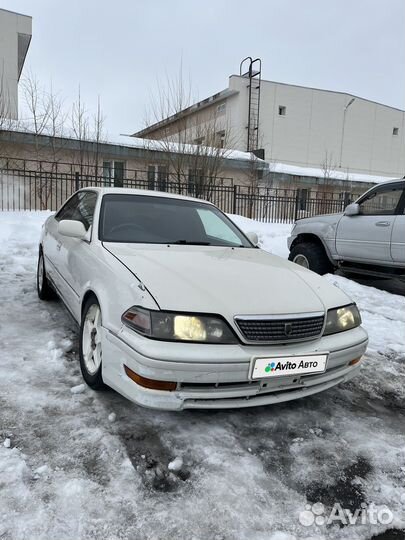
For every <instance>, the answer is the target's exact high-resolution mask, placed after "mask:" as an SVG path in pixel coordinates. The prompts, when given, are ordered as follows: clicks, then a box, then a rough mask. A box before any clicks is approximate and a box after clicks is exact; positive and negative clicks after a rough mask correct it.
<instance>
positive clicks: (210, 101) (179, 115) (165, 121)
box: [132, 75, 405, 137]
mask: <svg viewBox="0 0 405 540" xmlns="http://www.w3.org/2000/svg"><path fill="white" fill-rule="evenodd" d="M231 77H238V78H244V77H243V75H231V76H230V78H231ZM261 82H262V83H270V84H277V85H283V86H292V87H295V88H303V89H307V90H316V91H319V92H328V93H333V94H341V95H344V96H348V97H354V98H356V99H361V100H363V101H368V102H370V103H375V104H376V105H380V106H382V107H387V108H389V109H393V110H396V111H400V112H405V111H404V110H403V109H399V108H398V107H392V106H391V105H386V104H385V103H380V102H378V101H374V100H372V99H368V98H364V97H361V96H357V95H356V94H351V93H349V92H341V91H338V90H326V89H324V88H315V87H312V86H303V85H299V84H290V83H284V82H277V81H271V80H268V79H261ZM238 93H239V91H238V90H231V89H229V88H226V89H225V90H222V91H221V92H217V93H216V94H213V95H212V96H209V97H207V98H205V99H203V100H201V101H198V102H197V103H194V104H193V105H191V106H190V107H187V108H185V109H183V110H182V111H179V112H178V113H177V114H174V115H172V116H169V117H168V118H164V119H163V120H161V121H160V122H156V123H154V124H151V125H150V126H148V127H146V128H144V129H141V130H140V131H137V132H136V133H134V134H133V135H132V137H145V136H147V135H150V134H151V133H153V132H154V131H156V130H157V129H160V128H162V127H164V126H168V125H170V124H172V123H174V122H176V121H177V120H180V119H181V118H184V117H186V116H189V115H190V114H193V113H195V112H197V111H200V110H202V109H203V108H205V107H208V106H209V105H212V104H213V103H215V102H218V101H220V100H222V99H226V98H228V97H231V96H234V95H236V94H238Z"/></svg>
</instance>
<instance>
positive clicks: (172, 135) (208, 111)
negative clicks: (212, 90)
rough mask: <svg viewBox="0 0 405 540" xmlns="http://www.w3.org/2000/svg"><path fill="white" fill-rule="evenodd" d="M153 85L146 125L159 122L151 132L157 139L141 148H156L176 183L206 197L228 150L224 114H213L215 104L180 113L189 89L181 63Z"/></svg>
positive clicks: (188, 101)
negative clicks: (169, 74)
mask: <svg viewBox="0 0 405 540" xmlns="http://www.w3.org/2000/svg"><path fill="white" fill-rule="evenodd" d="M157 88H158V90H157V96H152V99H151V104H150V110H149V114H148V115H147V116H146V125H147V126H150V125H151V124H159V123H161V127H159V126H157V127H158V129H157V130H156V132H155V133H154V135H153V139H157V141H156V140H148V139H146V140H145V142H144V145H145V148H147V149H149V150H152V149H158V150H159V151H160V152H161V156H162V158H161V159H162V160H163V161H164V162H165V164H166V166H167V168H168V169H169V171H170V172H171V173H172V174H173V175H174V176H175V178H176V179H177V181H178V182H179V183H180V184H182V183H187V184H188V190H189V191H190V192H192V193H193V194H194V195H195V196H197V197H205V198H210V196H211V194H212V190H213V187H214V185H215V184H216V183H217V182H218V180H219V179H220V178H221V173H222V171H223V168H224V163H225V159H226V158H227V156H228V155H229V153H230V152H231V150H229V148H230V147H231V146H232V143H231V141H230V138H229V134H230V129H229V126H228V125H227V123H226V121H225V117H224V116H221V115H219V114H218V113H217V109H216V104H215V105H212V106H211V107H207V108H205V109H204V110H202V111H200V112H197V113H196V114H195V113H193V114H191V115H189V114H185V113H184V110H185V109H188V108H189V107H190V106H191V103H192V91H191V84H190V82H185V81H184V77H183V70H182V66H180V70H179V73H178V74H177V76H175V77H174V78H169V77H167V78H166V81H165V84H161V83H158V85H157ZM167 119H169V122H167V121H166V120H167ZM171 120H172V121H171Z"/></svg>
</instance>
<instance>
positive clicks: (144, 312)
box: [121, 306, 238, 344]
mask: <svg viewBox="0 0 405 540" xmlns="http://www.w3.org/2000/svg"><path fill="white" fill-rule="evenodd" d="M121 320H122V322H123V324H125V325H126V326H128V327H129V328H131V329H132V330H135V331H136V332H138V333H139V334H142V335H143V336H145V337H148V338H152V339H160V340H163V341H188V342H191V343H221V344H224V343H237V342H238V340H237V339H236V336H235V335H234V333H233V332H232V330H231V329H230V328H229V326H228V324H227V323H226V322H225V321H224V320H223V319H222V318H221V317H219V316H218V315H197V314H193V313H172V312H169V311H153V310H149V309H145V308H142V307H139V306H133V307H131V308H130V309H128V310H127V311H126V312H125V313H124V314H123V315H122V317H121Z"/></svg>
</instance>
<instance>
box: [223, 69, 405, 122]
mask: <svg viewBox="0 0 405 540" xmlns="http://www.w3.org/2000/svg"><path fill="white" fill-rule="evenodd" d="M231 77H237V78H238V79H243V76H241V75H237V74H236V73H234V74H233V75H230V76H229V78H231ZM261 82H262V83H263V82H266V83H271V84H277V85H281V86H293V87H294V88H303V89H305V90H316V91H318V92H327V93H329V94H340V95H342V96H348V97H353V98H356V99H361V100H363V101H368V102H369V103H375V104H376V105H380V106H381V107H387V108H388V109H394V110H396V111H400V112H402V113H405V109H400V108H399V107H394V106H393V105H387V104H386V103H381V101H376V100H374V99H369V98H365V97H362V96H358V95H357V94H352V93H350V92H343V91H341V90H330V89H327V88H317V87H315V86H305V85H303V84H293V83H287V82H280V81H272V80H270V79H261Z"/></svg>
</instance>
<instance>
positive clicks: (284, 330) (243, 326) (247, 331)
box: [235, 315, 325, 342]
mask: <svg viewBox="0 0 405 540" xmlns="http://www.w3.org/2000/svg"><path fill="white" fill-rule="evenodd" d="M324 319H325V317H324V315H318V316H314V317H300V318H296V319H291V318H288V319H287V318H286V319H282V318H280V319H273V318H271V319H270V318H269V319H264V318H258V319H254V318H246V319H245V318H242V317H241V318H238V317H236V318H235V320H236V324H237V325H238V326H239V328H240V330H241V332H242V334H243V335H244V337H245V338H246V339H247V340H248V341H266V342H286V341H299V340H305V339H309V338H314V337H318V336H320V334H321V332H322V328H323V323H324Z"/></svg>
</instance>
